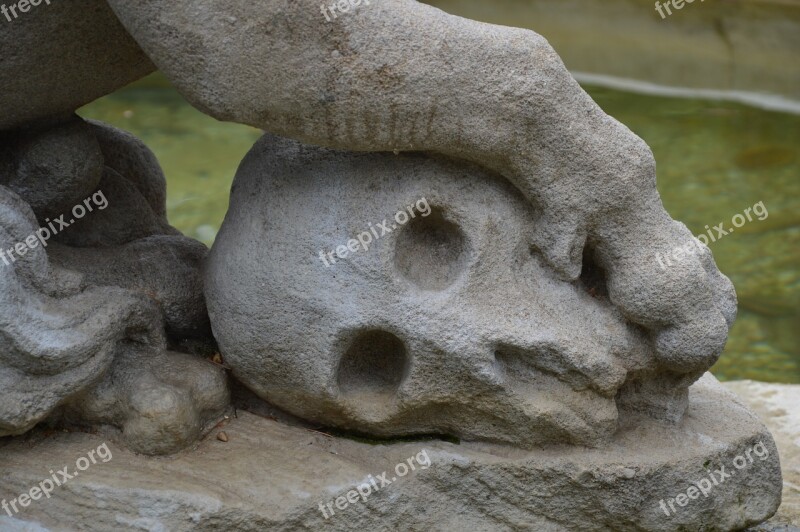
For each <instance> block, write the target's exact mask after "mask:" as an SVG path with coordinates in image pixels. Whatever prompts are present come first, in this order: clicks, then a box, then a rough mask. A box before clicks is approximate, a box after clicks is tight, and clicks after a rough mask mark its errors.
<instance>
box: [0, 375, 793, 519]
mask: <svg viewBox="0 0 800 532" xmlns="http://www.w3.org/2000/svg"><path fill="white" fill-rule="evenodd" d="M220 430H223V431H224V432H225V434H226V436H227V438H225V437H223V438H222V439H227V440H228V441H227V442H224V441H221V440H220V439H219V438H218V437H217V436H218V433H219V431H220ZM104 443H106V444H107V446H108V449H109V450H110V452H111V453H112V458H111V459H109V460H108V461H107V462H103V461H102V460H96V461H97V463H95V464H91V465H89V466H88V467H86V469H85V471H81V472H80V473H79V476H76V477H75V478H73V479H70V480H68V481H67V482H66V483H64V484H63V485H61V486H59V487H55V489H54V490H53V491H52V493H51V494H50V498H49V499H48V498H41V499H40V500H35V501H30V502H29V504H28V506H27V507H25V508H21V511H20V512H19V513H18V514H16V515H15V516H14V518H13V519H12V518H10V517H7V516H4V517H2V518H0V529H2V530H15V531H21V530H53V531H56V530H78V529H79V530H90V531H94V530H97V531H107V530H176V531H180V530H243V531H250V530H252V531H261V530H275V531H278V530H459V529H461V530H470V531H472V530H478V531H480V530H486V531H489V530H492V531H494V530H537V531H551V530H552V531H556V530H559V531H560V530H615V531H623V530H650V531H657V530H735V529H741V528H745V527H747V526H750V525H753V524H756V523H758V522H761V521H763V520H765V519H767V518H769V517H770V516H772V515H773V514H774V513H775V511H776V509H777V508H778V505H779V504H780V500H781V487H782V486H781V471H780V463H779V460H778V455H777V451H776V447H775V443H774V441H773V439H772V437H771V436H770V434H769V432H768V431H767V429H766V428H765V427H764V426H763V425H762V423H761V422H760V421H759V420H758V419H757V417H756V416H755V415H754V414H753V413H751V412H750V411H749V410H748V409H747V408H746V407H745V406H743V404H742V403H741V402H740V401H739V400H738V399H737V398H736V397H735V396H733V395H732V394H731V393H730V392H728V391H726V390H725V389H723V388H722V387H721V386H720V385H719V383H718V382H716V380H715V379H714V378H713V377H711V376H710V375H706V376H705V377H704V378H703V379H701V381H700V382H698V383H697V384H695V385H694V386H693V387H692V388H691V390H690V407H689V411H688V413H687V415H686V417H685V419H684V421H683V422H682V423H681V424H680V425H678V426H675V425H665V424H661V423H658V422H654V421H650V420H638V421H637V422H636V423H631V426H627V427H622V428H621V429H620V431H619V433H618V435H617V437H616V438H615V440H614V442H613V443H612V444H611V445H610V446H609V447H607V448H604V449H585V448H570V447H556V448H547V449H542V450H535V451H520V450H516V449H511V448H507V447H500V446H493V445H486V444H476V443H468V442H462V443H461V444H455V443H448V442H444V441H440V440H427V441H411V442H402V443H391V444H370V443H364V442H359V441H354V440H351V439H345V438H340V437H333V436H330V435H327V434H324V433H321V432H316V431H312V430H309V429H305V428H301V427H293V426H288V425H286V424H283V423H280V422H278V421H275V420H272V419H267V418H263V417H259V416H256V415H254V414H251V413H248V412H243V411H239V413H238V416H237V417H236V418H232V419H230V421H229V422H228V423H227V424H226V425H225V426H224V427H221V428H220V429H215V430H214V431H213V432H212V433H211V434H210V435H209V436H208V437H207V438H206V439H205V440H203V441H202V442H200V443H199V444H198V446H197V448H196V449H193V450H191V451H185V452H182V453H179V454H177V455H174V456H170V457H165V458H148V457H144V456H140V455H135V454H133V453H131V452H129V451H127V450H125V449H123V448H121V447H119V446H118V445H116V444H114V443H113V442H112V441H109V440H108V439H107V438H105V437H104V436H102V435H99V434H87V433H55V434H52V433H51V434H48V433H47V432H45V431H35V432H34V433H33V434H29V435H27V436H24V437H16V438H4V439H0V478H2V479H3V482H2V484H1V485H0V499H5V500H6V501H9V500H11V499H15V498H18V497H19V494H20V493H26V492H29V490H30V489H31V487H34V486H37V485H39V483H40V482H42V481H43V480H44V479H47V478H50V473H49V471H50V470H53V471H54V472H55V471H56V470H62V469H63V468H64V466H68V468H69V469H68V472H70V473H71V472H74V471H76V465H77V464H76V463H77V461H78V460H79V459H81V457H87V456H88V455H89V452H90V451H92V450H97V449H98V448H99V447H101V446H102V445H103V444H104ZM759 443H762V444H763V446H762V447H758V448H757V450H759V451H760V450H761V449H763V452H762V455H764V454H765V453H768V455H767V456H766V457H765V459H763V460H762V459H760V458H759V456H758V455H757V454H756V453H755V451H753V449H754V446H757V445H759ZM737 457H742V459H743V460H744V461H745V463H744V464H742V459H737ZM748 457H749V458H750V459H752V461H748ZM428 463H429V465H427V466H426V465H425V464H428ZM736 463H738V464H739V465H742V466H743V467H742V468H741V469H737V468H736V467H735V464H736ZM399 464H403V465H402V466H401V465H399ZM80 465H82V466H86V462H81V464H80ZM412 465H413V469H412V468H411V467H410V466H412ZM721 466H724V467H725V473H727V474H729V475H730V476H729V477H727V478H725V479H724V481H721V482H720V483H718V484H717V485H713V484H712V487H711V488H710V489H709V490H708V496H707V497H706V496H703V495H702V494H695V493H694V492H693V491H689V489H690V487H691V486H692V484H696V483H699V482H700V481H701V480H702V479H711V478H712V477H714V478H716V479H719V478H720V477H721V476H723V475H720V474H718V473H716V472H715V471H718V470H719V468H720V467H721ZM384 472H386V475H385V476H383V479H384V480H383V481H382V480H381V477H382V473H384ZM386 482H388V484H387V483H386ZM709 483H710V480H709ZM382 484H383V485H382ZM367 486H370V487H369V490H370V493H368V494H365V496H364V497H361V496H359V495H358V494H357V492H355V491H352V490H356V488H357V487H360V488H361V490H362V491H363V492H366V491H367V489H368V488H367ZM375 488H377V489H375ZM351 491H352V493H350V499H351V500H350V501H348V500H347V497H348V492H351ZM682 493H683V494H687V495H686V500H685V505H684V506H680V505H679V502H681V501H683V499H680V500H678V499H677V497H678V495H679V494H682ZM354 494H355V495H354ZM693 494H694V495H696V498H694V499H690V498H689V497H690V496H691V495H693ZM339 497H343V498H339ZM669 499H675V502H673V506H674V507H675V510H676V511H675V512H674V513H673V512H672V511H671V510H669V506H668V501H669ZM661 500H664V501H665V506H666V507H667V508H668V510H667V512H666V513H670V515H669V516H667V515H666V513H665V511H664V509H663V508H662V506H661V504H660V501H661ZM337 502H338V504H339V507H338V508H337ZM321 503H322V505H323V507H325V508H326V512H325V513H326V514H327V518H326V516H325V515H324V514H323V512H322V511H321V510H320V504H321ZM327 503H331V507H327V506H326V505H327ZM17 505H18V506H19V502H17ZM331 510H332V511H331ZM331 513H334V515H330V514H331Z"/></svg>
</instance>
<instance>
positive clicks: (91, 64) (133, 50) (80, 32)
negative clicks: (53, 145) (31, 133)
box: [0, 0, 155, 130]
mask: <svg viewBox="0 0 800 532" xmlns="http://www.w3.org/2000/svg"><path fill="white" fill-rule="evenodd" d="M12 5H13V4H12ZM17 15H18V16H17V17H16V18H13V17H12V20H11V21H8V20H7V19H6V16H1V17H0V23H2V28H3V31H2V32H0V49H2V50H3V53H2V55H0V72H2V79H3V90H2V92H0V109H2V112H0V130H5V129H11V128H15V127H20V126H26V125H30V124H31V123H42V122H49V121H51V120H55V121H59V120H61V119H63V118H65V117H67V116H69V115H71V114H72V113H73V112H74V111H75V109H77V108H78V107H80V106H82V105H85V104H87V103H89V102H91V101H93V100H95V99H96V98H99V97H100V96H103V95H105V94H108V93H110V92H112V91H114V90H116V89H118V88H120V87H122V86H124V85H126V84H128V83H130V82H132V81H135V80H136V79H138V78H140V77H142V76H144V75H146V74H149V73H150V72H152V71H153V70H155V67H154V66H153V63H151V62H150V60H149V59H148V58H147V56H146V55H145V54H144V53H143V52H142V51H141V49H139V47H138V46H137V45H136V42H135V41H134V40H133V39H132V38H131V37H130V35H128V33H127V32H126V31H125V29H124V28H123V27H122V25H121V24H120V23H119V21H118V20H117V18H116V16H114V13H113V12H112V11H111V9H110V8H109V7H108V4H107V2H105V0H83V1H81V2H57V1H53V2H51V3H49V4H48V3H45V2H42V3H40V4H39V5H38V6H31V5H28V12H26V13H22V12H20V11H17ZM8 16H9V17H11V14H10V12H9V15H8Z"/></svg>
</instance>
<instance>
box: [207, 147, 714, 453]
mask: <svg viewBox="0 0 800 532" xmlns="http://www.w3.org/2000/svg"><path fill="white" fill-rule="evenodd" d="M540 214H541V213H540V212H538V211H537V209H534V208H532V207H531V206H530V205H529V204H528V203H527V202H526V201H525V199H524V198H523V197H522V195H521V194H519V192H518V191H517V190H515V189H514V188H513V187H511V186H510V185H509V183H508V182H506V181H505V180H503V179H502V178H500V177H499V176H496V175H492V174H489V173H487V172H486V171H484V170H482V169H480V168H478V167H477V166H474V165H469V164H466V163H459V162H454V161H449V160H444V159H436V158H431V157H428V156H424V155H401V156H395V155H392V154H354V153H344V152H335V151H330V150H324V149H317V148H310V147H306V146H302V145H300V144H298V143H296V142H294V141H289V140H286V139H280V138H278V137H272V136H265V137H264V138H263V139H262V140H261V141H259V142H258V143H257V144H256V146H255V147H254V148H253V150H251V152H250V153H249V154H248V156H247V157H246V158H245V160H244V162H243V163H242V165H241V166H240V168H239V171H238V173H237V176H236V180H235V182H234V186H233V192H232V196H231V202H230V210H229V212H228V215H227V216H226V219H225V222H224V224H223V226H222V228H221V230H220V233H219V236H218V238H217V241H216V243H215V245H214V247H213V249H212V252H211V254H210V256H209V262H208V265H207V268H206V271H207V277H206V294H207V298H208V303H209V311H210V315H211V322H212V327H213V329H214V335H215V337H216V339H217V341H218V342H219V345H220V349H221V352H222V354H223V356H224V357H225V360H226V362H227V363H228V364H230V366H231V367H232V369H233V372H234V374H235V375H236V376H237V377H238V378H239V379H240V380H241V381H242V382H244V383H245V384H246V385H247V386H248V387H250V388H251V389H253V390H254V391H256V393H258V394H259V395H260V396H261V397H262V398H264V399H266V400H267V401H269V402H271V403H272V404H274V405H276V406H278V407H280V408H283V409H284V410H286V411H289V412H291V413H293V414H295V415H297V416H299V417H302V418H304V419H309V420H313V421H315V422H318V423H324V424H328V425H333V426H338V427H341V428H346V429H349V430H356V431H360V432H364V433H368V434H375V435H383V436H398V435H408V434H421V433H422V434H424V433H440V434H441V433H445V434H455V435H457V436H459V437H462V438H466V439H478V440H483V441H495V442H498V441H499V442H509V443H512V444H514V445H517V446H531V445H537V444H541V443H553V442H572V443H578V444H584V445H596V444H599V443H602V442H603V441H606V440H608V439H609V438H610V436H611V435H612V434H613V432H614V430H615V429H616V426H617V422H618V417H620V416H621V415H622V414H620V413H619V412H618V408H620V409H624V410H625V411H631V410H639V411H646V412H647V413H649V414H651V415H655V416H660V417H666V418H670V419H673V420H678V419H680V417H681V416H682V415H683V410H684V408H685V406H686V403H685V398H686V388H687V387H688V385H689V384H690V383H691V379H688V378H681V377H679V376H674V375H671V374H669V373H668V372H666V371H665V370H664V369H663V367H662V364H661V362H660V361H659V360H658V356H657V355H656V352H655V349H654V348H653V345H652V343H650V341H649V340H648V338H647V337H646V336H645V335H642V333H641V331H640V330H638V329H636V328H634V327H632V326H631V325H629V324H628V323H627V322H626V320H625V318H624V316H623V315H622V313H620V312H619V311H618V309H616V308H615V307H614V306H613V305H612V304H611V302H610V301H609V299H608V297H607V292H606V286H605V278H604V276H603V273H602V271H601V270H599V269H597V268H596V266H594V265H593V263H592V261H591V259H590V258H587V260H586V262H585V266H584V270H585V271H584V275H583V277H581V278H580V279H579V280H578V281H577V282H567V281H563V280H561V279H560V278H559V277H558V276H557V275H556V274H555V273H554V272H553V271H552V270H551V269H549V268H548V267H547V265H546V261H544V259H543V257H542V256H541V253H539V252H538V251H535V250H533V249H532V248H533V241H534V237H533V228H534V227H535V226H536V225H537V223H541V222H540ZM400 215H402V216H400ZM357 238H358V239H361V241H360V242H359V241H356V239H357ZM348 244H349V245H350V246H351V249H350V250H348V249H346V246H347V245H348ZM337 248H338V249H339V250H340V251H339V252H340V255H343V254H348V255H349V256H347V258H345V259H341V258H340V259H337V258H336V256H335V255H334V254H331V250H334V251H335V250H337ZM341 250H344V252H342V251H341ZM706 259H707V260H709V261H710V260H711V259H710V258H709V257H706ZM685 347H686V349H687V351H686V355H687V358H688V357H691V356H692V355H693V354H694V353H693V352H691V351H689V350H688V349H689V346H685Z"/></svg>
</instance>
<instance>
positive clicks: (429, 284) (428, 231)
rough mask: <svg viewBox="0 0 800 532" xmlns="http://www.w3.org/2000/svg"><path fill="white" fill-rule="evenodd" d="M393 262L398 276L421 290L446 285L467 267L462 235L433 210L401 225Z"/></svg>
mask: <svg viewBox="0 0 800 532" xmlns="http://www.w3.org/2000/svg"><path fill="white" fill-rule="evenodd" d="M394 264H395V268H397V271H398V272H399V273H400V275H402V276H403V277H405V278H406V279H408V280H409V281H411V282H412V283H414V284H415V285H416V286H417V287H419V288H421V289H423V290H442V289H444V288H447V287H448V286H450V285H451V284H453V282H455V280H456V279H458V276H459V275H460V274H461V272H462V271H464V270H465V269H466V266H467V253H466V240H465V238H464V234H463V233H462V232H461V229H459V227H458V226H457V225H456V224H454V223H452V222H450V221H448V220H446V219H445V218H444V217H443V216H442V214H441V213H440V212H439V211H438V210H433V211H432V212H431V213H430V214H429V215H428V216H426V217H424V218H422V217H418V218H415V219H413V220H411V222H410V223H409V224H408V225H406V226H405V227H403V228H402V231H401V232H400V234H399V235H398V237H397V247H396V249H395V256H394Z"/></svg>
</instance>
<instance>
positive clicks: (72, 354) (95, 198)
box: [0, 116, 228, 454]
mask: <svg viewBox="0 0 800 532" xmlns="http://www.w3.org/2000/svg"><path fill="white" fill-rule="evenodd" d="M4 138H5V139H11V141H10V142H9V143H8V144H4V145H3V149H2V150H0V169H2V170H3V171H2V172H1V173H0V244H2V246H0V249H2V250H3V251H4V255H3V256H2V259H0V260H2V262H0V283H2V285H3V287H4V289H3V292H2V298H3V303H2V306H0V309H2V312H0V331H2V334H1V335H0V348H1V349H0V353H2V354H1V355H0V384H2V386H1V387H0V388H1V389H2V401H0V435H7V434H21V433H23V432H25V431H27V430H29V429H30V428H32V427H33V426H34V425H35V424H36V423H39V422H41V421H45V420H48V421H50V422H52V423H59V424H60V425H62V426H75V425H78V426H95V427H100V428H103V429H104V430H109V431H113V430H118V431H120V433H121V435H122V438H123V440H124V441H125V442H126V444H127V445H128V446H130V448H131V449H133V450H135V451H137V452H143V453H149V454H164V453H170V452H174V451H177V450H179V449H182V448H184V447H185V446H187V445H190V444H191V443H193V442H194V441H196V440H197V439H198V438H199V437H200V436H201V435H202V434H203V433H204V431H205V430H206V429H207V428H208V427H209V426H210V425H213V424H214V423H216V422H217V421H218V420H219V419H220V417H221V416H222V414H223V412H224V411H225V410H226V408H227V407H228V390H227V383H226V381H227V378H226V375H225V373H224V371H223V369H222V368H220V367H218V366H215V365H213V364H211V363H209V362H207V361H205V360H200V359H197V358H194V357H191V356H189V355H186V354H180V353H173V352H170V351H168V349H175V348H186V349H185V350H188V351H194V350H199V351H206V352H207V351H208V350H210V349H213V346H214V342H213V339H212V337H211V328H210V323H209V320H208V315H207V311H206V305H205V299H204V295H203V291H202V277H201V275H200V270H201V267H202V263H203V260H204V259H205V257H206V254H207V249H206V247H205V246H204V245H203V244H201V243H199V242H196V241H194V240H192V239H189V238H186V237H184V236H182V235H180V233H179V232H178V231H177V230H175V229H174V228H172V227H171V226H170V225H169V223H168V221H167V219H166V215H165V204H164V202H165V198H166V181H165V179H164V176H163V173H162V172H161V168H160V167H159V166H158V163H157V162H156V160H155V157H154V156H153V154H152V152H150V151H149V150H148V149H147V148H146V147H145V146H144V145H143V144H142V143H141V142H140V141H138V140H137V139H135V138H134V137H133V136H132V135H130V134H128V133H125V132H122V131H120V130H117V129H115V128H112V127H110V126H107V125H105V124H101V123H98V122H92V123H86V122H84V121H83V120H81V119H80V118H77V117H75V116H71V117H68V118H67V119H65V120H64V121H63V122H61V123H59V125H58V126H54V127H50V128H42V129H31V130H29V131H26V132H25V133H24V134H22V135H14V134H12V133H8V132H7V133H5V134H4ZM54 190H55V192H54ZM76 205H77V206H81V208H83V209H84V211H83V214H82V217H80V216H79V215H76V214H74V213H75V211H74V209H73V206H76ZM86 206H90V207H91V209H90V210H89V209H87V208H86ZM56 214H59V218H60V219H61V221H62V222H63V223H58V224H57V225H56V224H54V223H52V221H51V217H52V219H53V220H56V219H57V218H56ZM61 215H63V217H62V216H61ZM73 217H75V218H73ZM37 218H38V220H37ZM40 226H41V227H43V228H51V229H55V231H58V233H57V234H55V235H54V234H51V231H50V230H48V232H47V233H46V234H45V233H41V232H38V234H39V235H40V236H41V238H40V239H37V238H36V236H35V235H36V234H37V231H39V227H40ZM23 242H24V243H25V244H22V243H23ZM18 246H22V247H21V248H18ZM9 249H15V251H14V252H13V256H12V253H10V252H9V251H8V250H9Z"/></svg>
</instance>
